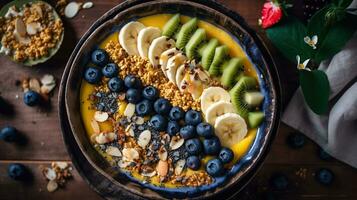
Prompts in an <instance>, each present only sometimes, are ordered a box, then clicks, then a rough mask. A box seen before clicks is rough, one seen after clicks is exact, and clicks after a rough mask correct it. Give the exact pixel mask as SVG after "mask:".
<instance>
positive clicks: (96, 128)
mask: <svg viewBox="0 0 357 200" xmlns="http://www.w3.org/2000/svg"><path fill="white" fill-rule="evenodd" d="M90 125H91V127H92V129H93V132H94V133H96V134H99V133H100V127H99V124H98V122H97V121H96V120H95V119H91V120H90Z"/></svg>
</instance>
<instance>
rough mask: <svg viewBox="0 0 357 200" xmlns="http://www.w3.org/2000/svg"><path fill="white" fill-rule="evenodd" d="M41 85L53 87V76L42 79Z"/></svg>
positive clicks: (48, 75)
mask: <svg viewBox="0 0 357 200" xmlns="http://www.w3.org/2000/svg"><path fill="white" fill-rule="evenodd" d="M41 83H42V84H43V85H51V84H53V83H55V78H54V77H53V76H52V75H51V74H45V75H43V77H42V78H41Z"/></svg>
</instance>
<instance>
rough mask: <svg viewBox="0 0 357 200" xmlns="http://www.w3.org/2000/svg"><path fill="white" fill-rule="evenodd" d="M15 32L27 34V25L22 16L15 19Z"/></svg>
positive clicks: (23, 35) (21, 34)
mask: <svg viewBox="0 0 357 200" xmlns="http://www.w3.org/2000/svg"><path fill="white" fill-rule="evenodd" d="M15 33H17V34H19V36H21V37H25V36H26V26H25V23H24V21H23V20H22V19H21V18H16V21H15Z"/></svg>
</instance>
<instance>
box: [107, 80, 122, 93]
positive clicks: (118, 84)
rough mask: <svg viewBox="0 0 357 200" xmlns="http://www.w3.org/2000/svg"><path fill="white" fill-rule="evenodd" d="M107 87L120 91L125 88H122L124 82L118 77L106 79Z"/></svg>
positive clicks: (113, 90)
mask: <svg viewBox="0 0 357 200" xmlns="http://www.w3.org/2000/svg"><path fill="white" fill-rule="evenodd" d="M108 88H109V89H110V91H112V92H121V91H123V90H124V89H125V88H124V82H123V80H121V79H120V78H119V77H114V78H111V79H110V80H109V81H108Z"/></svg>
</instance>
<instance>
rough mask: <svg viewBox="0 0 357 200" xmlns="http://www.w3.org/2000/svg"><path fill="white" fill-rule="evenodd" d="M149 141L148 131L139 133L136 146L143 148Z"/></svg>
mask: <svg viewBox="0 0 357 200" xmlns="http://www.w3.org/2000/svg"><path fill="white" fill-rule="evenodd" d="M150 140H151V132H150V131H149V130H145V131H143V132H141V133H140V135H139V138H138V145H139V146H140V147H141V148H143V149H144V148H145V147H146V146H147V145H148V144H149V142H150Z"/></svg>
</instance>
